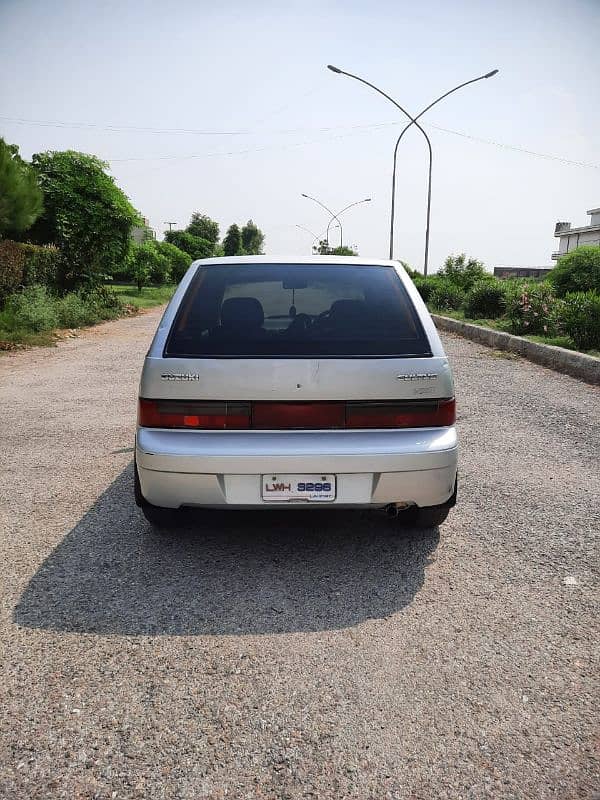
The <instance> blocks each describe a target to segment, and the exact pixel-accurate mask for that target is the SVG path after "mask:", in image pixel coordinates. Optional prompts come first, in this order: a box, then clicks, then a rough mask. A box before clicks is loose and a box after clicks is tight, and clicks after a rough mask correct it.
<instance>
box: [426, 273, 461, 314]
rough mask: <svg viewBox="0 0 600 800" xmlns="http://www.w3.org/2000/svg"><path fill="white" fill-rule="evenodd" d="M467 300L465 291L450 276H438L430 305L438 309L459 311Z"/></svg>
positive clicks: (430, 297) (430, 298)
mask: <svg viewBox="0 0 600 800" xmlns="http://www.w3.org/2000/svg"><path fill="white" fill-rule="evenodd" d="M464 302H465V293H464V291H463V290H462V289H461V287H460V286H457V285H456V284H455V283H453V281H451V280H450V279H448V278H438V279H437V280H436V281H435V284H434V287H433V290H432V292H431V294H430V296H429V305H430V306H431V307H432V308H435V309H436V310H438V311H457V310H458V309H459V308H461V306H462V305H463V303H464Z"/></svg>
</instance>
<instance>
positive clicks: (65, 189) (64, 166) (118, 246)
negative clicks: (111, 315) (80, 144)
mask: <svg viewBox="0 0 600 800" xmlns="http://www.w3.org/2000/svg"><path fill="white" fill-rule="evenodd" d="M31 163H32V165H33V168H34V169H35V171H36V173H37V176H38V180H39V183H40V186H41V188H42V191H43V193H44V207H45V210H44V213H43V214H42V216H40V217H39V219H38V220H37V222H36V223H35V225H33V227H32V228H31V229H30V230H29V231H28V233H27V238H28V239H30V240H31V241H33V242H37V243H39V244H56V245H57V246H58V247H59V248H60V251H61V271H60V274H59V276H58V282H59V286H60V288H61V289H62V290H65V291H68V290H73V289H78V288H80V287H82V286H86V285H87V286H94V285H97V284H100V283H101V282H102V281H103V280H104V277H105V276H106V275H112V273H113V271H114V270H115V269H118V268H119V267H121V266H122V264H123V262H124V260H125V258H126V257H127V254H128V252H129V236H130V232H131V229H132V227H133V226H134V225H135V224H137V223H139V222H140V216H139V214H138V212H137V211H136V210H135V209H134V208H133V206H132V205H131V203H130V202H129V200H128V198H127V197H126V196H125V194H124V193H123V192H122V191H121V189H119V187H118V186H117V185H116V183H115V182H114V180H113V178H111V176H110V175H108V174H107V172H106V169H107V168H108V164H106V163H104V162H103V161H101V160H100V159H98V158H96V156H89V155H86V154H85V153H77V152H75V151H73V150H65V151H62V152H60V151H49V152H47V153H37V154H36V155H34V156H33V158H32V160H31Z"/></svg>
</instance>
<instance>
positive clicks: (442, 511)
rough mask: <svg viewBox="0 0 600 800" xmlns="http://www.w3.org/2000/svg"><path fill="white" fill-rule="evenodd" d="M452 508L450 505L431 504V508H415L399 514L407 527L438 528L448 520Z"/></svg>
mask: <svg viewBox="0 0 600 800" xmlns="http://www.w3.org/2000/svg"><path fill="white" fill-rule="evenodd" d="M449 513H450V508H449V507H448V506H431V507H430V508H417V507H416V506H415V507H414V508H411V509H409V510H408V511H405V512H404V513H402V514H400V515H399V519H400V520H401V522H403V523H404V524H405V525H406V526H407V527H410V528H417V530H426V529H429V528H437V527H438V525H441V524H442V523H443V522H445V521H446V518H447V517H448V514H449Z"/></svg>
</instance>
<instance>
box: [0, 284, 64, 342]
mask: <svg viewBox="0 0 600 800" xmlns="http://www.w3.org/2000/svg"><path fill="white" fill-rule="evenodd" d="M3 316H4V321H5V325H6V324H7V323H8V325H10V327H12V328H21V329H24V330H26V331H28V332H31V333H41V332H42V331H49V330H51V329H52V328H56V327H57V325H58V321H59V320H58V314H57V310H56V303H55V300H54V298H53V297H52V296H51V295H49V294H48V292H47V290H46V287H45V286H29V287H28V288H27V289H25V290H24V291H23V292H19V293H18V294H13V295H11V296H10V297H9V298H8V300H7V302H6V307H5V309H4V314H3Z"/></svg>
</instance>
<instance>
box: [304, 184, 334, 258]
mask: <svg viewBox="0 0 600 800" xmlns="http://www.w3.org/2000/svg"><path fill="white" fill-rule="evenodd" d="M302 197H306V199H307V200H312V201H313V203H316V204H317V205H319V206H321V208H324V209H325V211H326V212H327V213H328V214H330V215H331V219H335V220H337V222H338V224H339V226H340V229H341V227H342V223H341V222H340V221H339V219H338V218H337V214H334V213H333V211H332V210H331V209H330V208H327V206H326V205H325V204H324V203H322V202H321V201H320V200H317V198H316V197H311V195H309V194H304V192H302ZM327 229H328V230H329V226H327ZM340 242H341V234H340ZM327 244H328V245H329V238H328V239H327ZM340 247H341V245H340Z"/></svg>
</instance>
